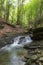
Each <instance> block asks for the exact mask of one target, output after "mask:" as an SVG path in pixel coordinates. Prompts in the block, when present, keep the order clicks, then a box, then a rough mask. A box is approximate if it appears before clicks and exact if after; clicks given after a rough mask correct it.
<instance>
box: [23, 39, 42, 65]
mask: <svg viewBox="0 0 43 65" xmlns="http://www.w3.org/2000/svg"><path fill="white" fill-rule="evenodd" d="M24 48H25V49H27V50H28V51H27V52H28V56H26V57H25V58H26V59H27V62H26V64H25V65H43V40H42V41H37V42H36V41H34V42H33V43H32V44H30V45H26V46H25V47H24Z"/></svg>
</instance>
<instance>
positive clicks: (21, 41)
mask: <svg viewBox="0 0 43 65" xmlns="http://www.w3.org/2000/svg"><path fill="white" fill-rule="evenodd" d="M31 42H32V40H31V38H30V37H29V35H27V36H17V37H15V38H14V42H13V43H12V44H10V45H6V46H4V47H2V48H1V49H0V50H8V51H10V50H11V49H12V48H14V47H23V46H24V45H27V44H30V43H31Z"/></svg>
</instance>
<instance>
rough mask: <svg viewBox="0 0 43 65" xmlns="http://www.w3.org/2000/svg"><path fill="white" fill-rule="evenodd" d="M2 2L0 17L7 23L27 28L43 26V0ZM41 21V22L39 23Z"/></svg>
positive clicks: (8, 0) (6, 0) (0, 0)
mask: <svg viewBox="0 0 43 65" xmlns="http://www.w3.org/2000/svg"><path fill="white" fill-rule="evenodd" d="M25 1H27V0H0V16H1V17H2V18H4V19H5V20H6V21H7V22H9V23H11V24H13V25H16V24H20V25H21V26H24V27H25V26H26V27H29V28H30V27H37V26H39V25H40V24H42V20H41V18H42V19H43V0H30V2H28V3H27V4H24V3H25ZM39 19H40V21H39Z"/></svg>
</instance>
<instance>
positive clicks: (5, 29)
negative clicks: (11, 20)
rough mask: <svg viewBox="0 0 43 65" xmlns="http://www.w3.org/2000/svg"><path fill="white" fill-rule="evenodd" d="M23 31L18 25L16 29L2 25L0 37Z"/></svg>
mask: <svg viewBox="0 0 43 65" xmlns="http://www.w3.org/2000/svg"><path fill="white" fill-rule="evenodd" d="M24 32H25V29H24V28H22V27H20V26H19V25H16V27H12V26H10V25H6V24H5V25H4V28H3V29H0V37H1V36H4V35H6V34H7V33H13V34H16V33H24Z"/></svg>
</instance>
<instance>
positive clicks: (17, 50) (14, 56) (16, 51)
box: [0, 35, 32, 65]
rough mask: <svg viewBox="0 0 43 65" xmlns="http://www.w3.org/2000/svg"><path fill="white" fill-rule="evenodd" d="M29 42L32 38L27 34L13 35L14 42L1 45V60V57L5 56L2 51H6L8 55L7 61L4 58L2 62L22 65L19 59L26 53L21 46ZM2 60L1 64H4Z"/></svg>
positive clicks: (9, 64) (10, 64) (8, 64)
mask: <svg viewBox="0 0 43 65" xmlns="http://www.w3.org/2000/svg"><path fill="white" fill-rule="evenodd" d="M31 42H32V40H31V38H30V37H29V35H27V36H17V37H15V38H14V42H13V43H12V44H10V45H6V46H5V47H2V48H1V49H0V51H1V52H0V57H1V60H2V57H5V56H6V55H3V53H5V54H6V52H7V53H8V56H9V57H8V58H6V59H8V60H9V61H6V59H4V60H5V61H4V62H5V63H7V65H24V64H25V63H24V62H23V61H22V60H21V58H22V57H23V55H24V54H25V53H26V50H25V49H23V46H24V45H27V44H29V43H31ZM2 52H3V53H2ZM1 60H0V61H1ZM4 62H2V63H3V64H2V63H1V65H6V64H4Z"/></svg>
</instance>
